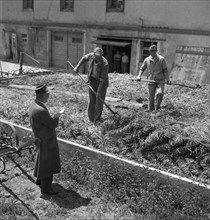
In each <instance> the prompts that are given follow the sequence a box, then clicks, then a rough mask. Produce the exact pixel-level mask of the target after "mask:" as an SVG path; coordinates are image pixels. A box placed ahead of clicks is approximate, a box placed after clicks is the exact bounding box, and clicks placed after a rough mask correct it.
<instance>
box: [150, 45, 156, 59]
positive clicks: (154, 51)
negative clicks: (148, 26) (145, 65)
mask: <svg viewBox="0 0 210 220" xmlns="http://www.w3.org/2000/svg"><path fill="white" fill-rule="evenodd" d="M149 53H150V55H151V56H152V57H155V56H156V54H157V46H156V45H154V44H153V45H151V46H150V48H149Z"/></svg>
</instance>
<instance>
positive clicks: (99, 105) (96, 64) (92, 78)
mask: <svg viewBox="0 0 210 220" xmlns="http://www.w3.org/2000/svg"><path fill="white" fill-rule="evenodd" d="M102 55H103V50H102V48H100V47H96V48H95V49H94V51H93V52H91V53H88V54H86V55H84V56H83V57H82V58H81V60H80V61H79V62H78V64H77V66H76V67H75V68H74V71H75V72H78V70H79V67H80V66H81V65H82V64H83V63H88V82H89V83H90V86H91V87H92V88H93V90H94V91H95V93H96V95H95V94H94V93H93V91H92V90H91V89H89V104H88V117H89V120H90V121H91V122H94V123H95V122H97V121H100V120H101V115H102V111H103V103H104V100H105V98H106V92H107V87H108V85H109V79H108V71H109V64H108V61H107V60H106V58H105V57H103V56H102Z"/></svg>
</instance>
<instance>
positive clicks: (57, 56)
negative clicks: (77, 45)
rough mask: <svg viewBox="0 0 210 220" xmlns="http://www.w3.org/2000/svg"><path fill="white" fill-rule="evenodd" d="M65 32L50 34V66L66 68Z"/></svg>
mask: <svg viewBox="0 0 210 220" xmlns="http://www.w3.org/2000/svg"><path fill="white" fill-rule="evenodd" d="M67 36H68V35H67V32H54V33H53V34H52V66H53V67H59V68H64V69H66V68H67V54H68V53H67V49H68V48H67Z"/></svg>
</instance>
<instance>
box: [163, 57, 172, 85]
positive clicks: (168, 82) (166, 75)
mask: <svg viewBox="0 0 210 220" xmlns="http://www.w3.org/2000/svg"><path fill="white" fill-rule="evenodd" d="M163 74H164V77H165V80H166V82H167V84H170V80H169V73H168V67H167V64H166V61H165V59H163Z"/></svg>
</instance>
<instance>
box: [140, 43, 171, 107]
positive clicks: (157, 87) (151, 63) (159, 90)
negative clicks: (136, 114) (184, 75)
mask: <svg viewBox="0 0 210 220" xmlns="http://www.w3.org/2000/svg"><path fill="white" fill-rule="evenodd" d="M149 52H150V56H149V57H147V58H146V59H145V60H144V62H143V63H142V65H141V68H140V71H139V75H138V76H137V81H141V76H142V74H143V72H144V71H145V70H146V69H147V70H148V73H149V77H148V78H149V80H148V81H150V80H151V81H150V82H149V83H148V91H149V106H148V111H154V110H159V109H160V106H161V102H162V100H163V95H164V86H165V81H166V83H167V84H170V80H169V74H168V68H167V65H166V61H165V58H164V57H163V56H160V55H159V54H158V53H157V46H156V45H152V46H150V48H149ZM155 95H156V104H155Z"/></svg>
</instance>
